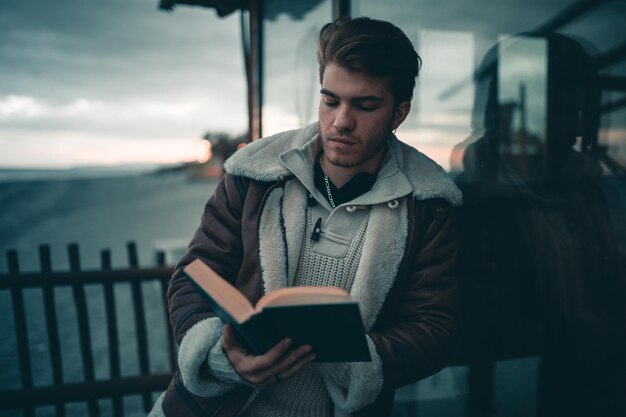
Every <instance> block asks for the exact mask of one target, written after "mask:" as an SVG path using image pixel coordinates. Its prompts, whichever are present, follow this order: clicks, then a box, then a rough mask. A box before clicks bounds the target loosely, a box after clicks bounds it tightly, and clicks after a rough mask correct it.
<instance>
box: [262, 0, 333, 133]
mask: <svg viewBox="0 0 626 417" xmlns="http://www.w3.org/2000/svg"><path fill="white" fill-rule="evenodd" d="M263 16H264V20H263V36H264V41H263V47H264V59H263V121H262V126H263V136H268V135H271V134H274V133H278V132H281V131H283V130H289V129H295V128H298V127H303V126H305V125H307V124H309V123H312V122H314V121H316V120H317V110H318V101H319V93H318V91H319V79H318V71H317V68H318V64H317V55H316V54H317V52H316V39H317V33H318V31H319V30H320V28H321V27H322V25H324V24H325V23H327V22H329V21H330V20H331V16H332V14H331V2H330V0H310V1H305V2H289V3H288V2H284V1H278V0H271V1H266V2H264V3H263Z"/></svg>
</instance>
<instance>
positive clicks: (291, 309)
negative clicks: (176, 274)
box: [183, 259, 371, 362]
mask: <svg viewBox="0 0 626 417" xmlns="http://www.w3.org/2000/svg"><path fill="white" fill-rule="evenodd" d="M183 272H184V273H185V275H186V276H187V277H188V278H189V279H190V280H191V282H192V283H193V284H194V285H195V286H196V288H198V290H199V291H200V293H201V294H202V295H203V297H204V298H205V299H206V301H207V303H208V304H209V305H210V306H211V308H212V309H213V311H214V312H215V314H217V315H218V317H219V318H220V319H222V321H223V322H225V323H230V324H232V325H233V327H234V328H235V329H236V330H237V332H238V333H239V335H240V336H241V339H242V341H243V342H244V343H245V344H246V347H247V348H248V350H249V351H251V352H253V353H255V354H257V355H260V354H263V353H265V352H267V350H269V349H270V348H271V347H273V346H274V345H276V343H278V342H279V341H281V340H282V339H283V338H285V337H290V338H291V339H292V340H293V344H292V346H294V347H296V346H300V345H303V344H310V345H311V346H312V347H313V352H315V354H316V361H318V362H362V361H370V360H371V357H370V353H369V349H368V346H367V341H366V339H365V330H364V328H363V321H362V320H361V313H360V311H359V306H358V304H357V303H356V302H354V301H353V300H352V299H351V298H350V296H349V295H348V293H346V292H345V291H343V290H341V289H339V288H333V287H291V288H283V289H280V290H276V291H273V292H271V293H269V294H266V295H265V296H263V297H262V298H261V299H260V300H259V301H258V303H257V305H256V306H253V305H252V304H251V303H250V301H248V299H247V298H246V297H245V296H244V295H243V294H242V293H241V292H240V291H239V290H238V289H236V288H235V287H234V286H233V285H231V284H230V283H229V282H227V281H226V280H225V279H224V278H222V277H221V276H219V275H218V274H217V273H216V272H215V271H213V270H212V269H211V268H210V267H209V266H207V265H206V264H205V263H204V262H202V261H200V260H198V259H196V260H195V261H193V262H191V263H190V264H189V265H187V266H186V267H185V268H183Z"/></svg>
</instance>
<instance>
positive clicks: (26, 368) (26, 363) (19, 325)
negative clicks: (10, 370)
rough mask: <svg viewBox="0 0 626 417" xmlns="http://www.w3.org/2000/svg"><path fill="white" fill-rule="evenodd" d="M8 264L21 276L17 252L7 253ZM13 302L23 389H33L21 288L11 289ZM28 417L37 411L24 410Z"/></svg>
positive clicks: (32, 409) (12, 270)
mask: <svg viewBox="0 0 626 417" xmlns="http://www.w3.org/2000/svg"><path fill="white" fill-rule="evenodd" d="M7 264H8V267H9V273H11V274H15V275H17V274H19V273H20V266H19V259H18V256H17V251H16V250H9V251H8V252H7ZM11 301H12V303H13V316H14V320H15V333H16V337H17V354H18V357H19V359H20V374H21V377H22V388H32V387H33V367H32V364H31V362H30V349H29V348H28V334H27V332H26V311H25V308H24V294H23V293H22V289H21V288H19V287H12V288H11ZM24 415H25V416H26V417H31V416H32V417H34V416H35V409H34V408H33V407H28V408H25V409H24Z"/></svg>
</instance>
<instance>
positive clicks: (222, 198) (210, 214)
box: [167, 174, 248, 343]
mask: <svg viewBox="0 0 626 417" xmlns="http://www.w3.org/2000/svg"><path fill="white" fill-rule="evenodd" d="M247 181H248V180H246V179H244V178H241V177H235V176H232V175H230V174H226V175H225V176H224V178H223V179H222V180H221V181H220V182H219V183H218V185H217V187H216V189H215V191H214V193H213V195H212V196H211V198H210V199H209V201H208V202H207V204H206V205H205V207H204V212H203V214H202V218H201V222H200V226H199V227H198V229H197V230H196V231H195V233H194V235H193V238H192V240H191V242H190V243H189V245H188V246H187V251H186V253H185V255H184V256H183V257H182V258H181V260H180V261H179V263H178V265H177V266H176V271H175V272H174V275H173V276H172V279H171V281H170V285H169V287H168V291H167V308H168V311H169V316H170V323H171V325H172V328H173V330H174V335H175V337H176V341H177V342H178V343H180V342H181V340H182V338H183V336H184V335H185V333H186V332H187V330H189V328H190V327H192V326H193V325H194V324H196V323H198V322H199V321H201V320H203V319H205V318H207V317H213V316H214V314H213V312H211V311H210V309H209V306H208V305H207V303H206V302H205V301H204V299H203V298H202V296H201V295H200V294H198V292H197V291H196V289H195V288H194V287H193V285H192V284H191V283H190V282H189V281H188V280H187V279H186V278H185V276H184V275H183V273H182V272H181V271H180V269H181V268H183V267H184V266H186V265H187V264H189V263H190V262H192V261H193V260H195V259H200V260H202V261H204V262H205V263H206V264H207V265H209V266H210V267H211V268H213V269H214V270H215V271H216V272H217V273H218V274H219V275H221V276H222V277H224V278H226V279H227V280H229V281H230V282H231V283H234V281H235V278H236V276H237V273H238V271H239V268H240V266H241V258H242V241H241V214H242V209H243V202H244V199H245V192H246V189H247V185H248V182H247Z"/></svg>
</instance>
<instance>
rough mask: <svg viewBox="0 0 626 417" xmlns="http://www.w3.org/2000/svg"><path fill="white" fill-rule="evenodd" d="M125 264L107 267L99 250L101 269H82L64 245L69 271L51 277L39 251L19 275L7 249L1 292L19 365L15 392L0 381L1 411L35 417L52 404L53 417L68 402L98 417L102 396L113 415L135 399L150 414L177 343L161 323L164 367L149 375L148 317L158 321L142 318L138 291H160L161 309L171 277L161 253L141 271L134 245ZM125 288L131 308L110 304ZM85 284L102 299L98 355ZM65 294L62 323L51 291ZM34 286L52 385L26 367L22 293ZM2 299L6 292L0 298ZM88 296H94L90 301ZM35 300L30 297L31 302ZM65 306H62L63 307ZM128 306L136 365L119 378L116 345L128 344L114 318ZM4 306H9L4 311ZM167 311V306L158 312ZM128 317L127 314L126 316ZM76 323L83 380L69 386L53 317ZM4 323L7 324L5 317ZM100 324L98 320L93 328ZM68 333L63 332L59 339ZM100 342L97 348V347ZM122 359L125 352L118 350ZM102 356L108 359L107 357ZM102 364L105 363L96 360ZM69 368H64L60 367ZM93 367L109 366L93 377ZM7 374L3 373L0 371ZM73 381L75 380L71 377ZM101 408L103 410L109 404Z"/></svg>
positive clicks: (44, 250)
mask: <svg viewBox="0 0 626 417" xmlns="http://www.w3.org/2000/svg"><path fill="white" fill-rule="evenodd" d="M127 252H128V265H129V267H128V268H127V269H117V270H114V269H112V267H111V253H110V251H109V250H103V251H101V253H100V261H101V270H97V271H81V267H80V255H79V248H78V245H76V244H71V245H69V246H68V256H69V265H70V268H69V269H70V270H69V271H66V272H53V271H52V266H51V265H52V262H51V256H50V248H49V247H48V246H45V245H44V246H40V248H39V262H40V272H36V273H30V272H28V273H22V272H20V265H19V261H18V254H17V252H16V251H14V250H11V251H8V252H7V261H8V262H7V264H8V273H7V274H2V275H0V292H5V294H6V291H8V292H9V293H10V297H9V298H10V300H11V304H12V306H11V307H12V308H11V309H10V310H12V315H13V322H14V324H13V326H14V328H15V343H16V352H17V358H15V359H16V360H17V361H18V363H19V365H18V367H19V374H20V378H19V379H20V384H19V386H18V387H17V388H16V387H10V388H7V386H6V384H7V381H6V380H5V377H3V378H2V382H0V411H3V410H21V411H22V415H24V416H26V417H29V416H34V415H35V409H36V408H37V407H42V406H51V407H52V408H53V409H54V415H56V416H65V415H66V414H67V405H68V404H69V403H74V402H83V403H86V406H87V415H89V416H95V417H97V416H100V415H103V413H102V409H101V406H102V401H99V400H103V399H110V400H111V403H109V404H110V410H111V415H113V416H116V417H117V416H124V415H126V414H125V411H124V408H125V407H124V398H125V397H128V396H133V395H135V396H136V395H139V396H141V403H142V408H143V411H144V412H146V413H147V412H148V411H149V410H150V408H151V407H152V404H153V401H154V395H155V393H156V392H159V391H163V390H164V389H165V388H166V387H167V384H168V382H169V380H170V379H171V377H172V374H173V369H174V366H175V361H176V359H175V356H176V352H175V344H174V339H173V337H172V334H171V329H170V326H169V325H166V324H165V325H164V326H162V327H165V328H166V329H165V330H163V333H164V334H166V335H167V338H166V339H167V340H163V342H162V343H160V344H159V345H160V349H165V350H166V353H165V355H166V357H167V359H166V360H165V362H167V364H165V365H162V366H161V368H163V367H164V368H167V369H166V370H165V371H161V372H157V373H152V372H151V370H150V361H149V342H148V329H147V320H150V324H151V325H152V322H157V320H155V318H154V317H147V315H146V308H145V307H146V306H145V297H144V291H143V289H144V286H146V285H151V286H153V287H154V286H156V287H157V288H158V292H159V294H160V298H159V300H158V303H159V304H160V305H164V302H163V296H164V294H165V290H166V286H167V282H168V280H169V278H170V276H171V274H172V268H171V267H167V266H165V256H164V254H163V253H159V254H157V266H156V267H152V268H141V269H140V268H139V267H138V257H137V248H136V245H135V244H134V243H129V244H128V245H127ZM120 285H125V286H128V285H129V286H130V292H131V294H130V295H131V297H132V307H131V306H129V305H126V306H120V303H119V301H118V300H117V299H116V298H117V297H116V286H120ZM87 286H89V287H90V288H91V287H95V288H96V290H97V291H99V294H98V297H96V299H103V300H104V302H103V310H104V311H103V317H102V319H103V320H104V322H105V323H106V326H105V327H106V329H107V331H106V339H107V340H106V341H105V342H104V344H105V345H106V346H100V345H99V346H97V348H98V349H99V351H98V352H99V355H98V358H96V352H95V350H94V346H93V345H92V333H93V331H95V330H98V329H94V325H90V320H89V311H88V310H89V309H88V305H89V302H90V300H91V299H90V298H88V294H87V292H86V288H87ZM63 288H66V289H71V297H70V298H71V299H73V307H74V308H75V313H76V314H73V315H72V316H71V317H63V318H60V317H58V316H57V310H58V309H59V304H60V303H61V302H66V301H67V300H59V297H58V294H57V292H58V291H59V289H63ZM31 289H35V290H38V291H41V293H42V296H43V297H42V298H43V306H42V307H43V308H42V311H43V314H44V316H45V317H44V319H45V320H44V321H45V329H46V330H45V333H46V334H47V341H48V342H47V350H48V351H49V357H50V367H49V371H50V373H51V378H48V379H51V384H43V385H42V384H36V383H35V374H34V370H33V366H32V357H31V352H32V350H33V349H32V346H29V330H28V325H29V323H27V321H28V320H27V318H28V319H31V317H30V316H27V311H28V309H27V307H28V303H27V301H29V300H30V298H33V297H30V298H29V297H25V292H26V291H27V290H31ZM6 295H8V294H6ZM92 298H93V297H92ZM37 300H39V299H35V300H32V301H33V302H36V301H37ZM65 307H67V306H65ZM124 307H126V308H127V309H128V310H130V311H132V313H133V314H132V315H133V316H134V329H135V332H134V333H135V334H134V335H133V336H134V339H135V340H133V344H136V347H137V348H136V351H137V363H138V368H139V372H138V374H135V375H125V372H123V364H122V362H123V361H122V360H121V354H122V351H121V348H120V347H121V346H122V345H123V344H124V343H128V342H129V341H128V340H123V341H121V340H120V337H119V330H120V320H121V319H123V320H126V317H122V318H120V317H119V314H118V311H119V310H120V308H122V311H123V308H124ZM7 309H8V307H7ZM163 312H165V309H163ZM129 315H130V314H129ZM161 318H162V319H163V320H164V321H160V323H168V319H167V317H166V314H163V316H162V317H159V319H161ZM60 319H61V320H70V319H71V320H76V321H77V323H76V324H77V333H78V334H75V335H74V336H73V337H75V339H76V340H77V343H78V344H79V349H78V350H79V352H77V354H78V356H79V357H80V361H81V363H82V372H81V373H82V375H79V376H78V377H79V379H80V380H79V381H78V382H75V381H72V382H68V381H66V379H68V378H64V366H63V365H64V363H63V353H64V352H63V351H62V335H61V333H60V328H59V324H60V321H59V320H60ZM2 320H7V318H6V317H5V318H4V319H2ZM100 326H101V324H100V323H98V328H99V330H102V328H101V327H100ZM65 334H66V333H64V336H63V337H66V336H65ZM2 337H3V340H5V342H6V341H8V339H11V335H6V334H5V335H3V336H2ZM101 344H102V343H101ZM105 348H106V350H108V355H107V354H103V353H102V352H103V349H105ZM124 354H126V353H124ZM105 358H106V359H105ZM103 360H104V361H105V362H106V363H105V364H103V363H102V361H103ZM66 365H67V364H66ZM96 368H98V369H102V368H108V375H106V376H104V377H103V376H102V375H100V376H97V375H96V374H97V372H96ZM5 372H7V371H6V369H3V370H2V373H3V374H5ZM74 379H75V378H74ZM109 404H107V405H109Z"/></svg>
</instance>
